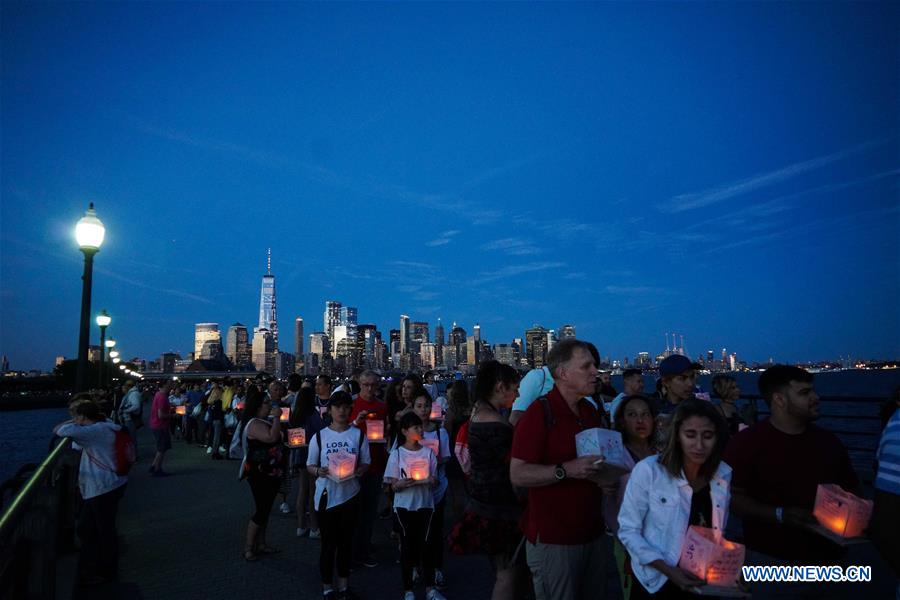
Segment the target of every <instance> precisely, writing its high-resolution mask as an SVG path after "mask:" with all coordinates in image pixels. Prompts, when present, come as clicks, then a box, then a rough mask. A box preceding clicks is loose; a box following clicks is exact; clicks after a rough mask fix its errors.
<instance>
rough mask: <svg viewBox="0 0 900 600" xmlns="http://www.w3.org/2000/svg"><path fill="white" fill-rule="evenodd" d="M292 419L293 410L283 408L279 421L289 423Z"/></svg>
mask: <svg viewBox="0 0 900 600" xmlns="http://www.w3.org/2000/svg"><path fill="white" fill-rule="evenodd" d="M290 419H291V409H290V408H282V409H281V418H280V419H279V420H280V421H281V422H282V423H287V422H288V421H289V420H290Z"/></svg>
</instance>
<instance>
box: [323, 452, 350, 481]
mask: <svg viewBox="0 0 900 600" xmlns="http://www.w3.org/2000/svg"><path fill="white" fill-rule="evenodd" d="M355 468H356V455H355V454H350V453H349V452H343V451H341V452H332V453H331V454H329V455H328V476H329V477H330V478H331V479H333V480H334V481H338V482H340V481H346V480H348V479H350V478H352V477H353V471H354V469H355Z"/></svg>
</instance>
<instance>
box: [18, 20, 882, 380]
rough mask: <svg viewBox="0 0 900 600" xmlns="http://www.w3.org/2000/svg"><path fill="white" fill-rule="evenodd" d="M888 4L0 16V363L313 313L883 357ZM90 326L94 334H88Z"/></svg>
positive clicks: (135, 347) (129, 350) (31, 361)
mask: <svg viewBox="0 0 900 600" xmlns="http://www.w3.org/2000/svg"><path fill="white" fill-rule="evenodd" d="M898 27H900V4H898V3H852V4H851V3H829V4H822V3H812V2H804V3H740V4H737V3H711V4H702V3H689V4H662V3H600V4H586V3H580V4H557V3H541V4H524V3H506V4H475V3H466V4H449V3H441V4H419V3H396V4H376V3H367V4H344V3H340V4H291V3H273V4H265V3H252V4H233V3H173V4H162V3H115V4H113V3H90V4H87V3H57V4H44V3H18V2H4V3H3V4H2V48H0V50H2V89H0V99H2V105H0V112H2V123H0V125H2V163H0V167H2V173H0V180H2V182H0V191H2V212H0V233H2V241H0V302H2V310H0V353H2V354H5V355H7V356H8V357H9V360H10V363H11V365H10V366H11V368H13V369H30V368H39V369H46V370H49V369H50V368H52V366H53V360H54V357H55V356H57V355H65V356H67V357H74V356H75V354H76V345H77V338H78V318H79V311H80V301H81V279H80V276H81V268H82V255H81V253H80V252H79V250H78V248H77V244H76V243H75V240H74V233H73V231H74V224H75V222H76V221H77V220H78V219H79V218H80V217H81V216H82V214H83V213H84V211H85V209H86V208H87V204H88V202H91V201H92V202H94V203H95V204H96V208H97V213H98V216H99V217H100V218H101V219H102V220H103V222H104V223H105V225H106V227H107V237H106V242H105V243H104V245H103V247H102V249H101V251H100V252H99V254H97V257H96V261H95V270H94V288H93V289H94V302H93V312H94V313H96V312H97V311H99V310H100V309H101V308H106V309H107V310H108V311H109V313H110V314H111V315H112V317H113V323H112V326H111V327H110V329H109V335H110V336H111V337H114V338H116V339H117V340H118V341H119V346H120V347H121V350H122V352H123V355H124V356H126V357H131V356H141V357H144V358H147V359H153V358H158V356H159V354H160V353H162V352H164V351H170V350H174V351H177V352H180V353H182V354H186V353H188V352H190V351H192V349H193V330H194V329H193V326H194V323H197V322H206V321H213V322H218V323H219V324H220V328H221V330H222V331H223V334H224V332H225V330H226V329H227V327H228V326H229V325H230V324H232V323H234V322H236V321H240V322H241V323H244V324H245V325H248V326H249V327H252V326H253V325H255V324H256V322H257V318H258V308H259V285H260V278H261V276H262V275H263V273H264V272H265V258H266V249H267V248H269V247H271V248H272V256H273V261H272V268H273V272H274V274H275V276H276V278H277V279H276V284H277V298H278V314H279V325H280V330H281V335H280V341H281V344H280V345H281V346H282V348H283V349H285V350H288V351H292V349H293V322H294V319H295V317H297V316H302V317H303V318H304V320H305V322H306V333H307V335H308V334H309V333H311V332H313V331H317V330H321V328H322V313H323V310H324V303H325V300H330V299H334V300H339V301H341V302H343V303H344V304H345V305H350V306H357V307H358V308H359V321H360V323H371V322H374V323H375V324H377V325H378V327H379V328H380V329H382V330H383V331H384V332H385V334H386V332H387V330H388V329H391V328H397V327H398V324H399V315H400V314H401V313H405V314H408V315H409V316H410V317H411V319H412V320H424V321H429V322H430V323H431V325H432V331H433V328H434V324H435V323H436V321H437V318H438V317H442V319H443V321H444V323H445V326H446V327H447V329H448V330H449V326H450V325H451V324H452V322H454V321H457V322H459V323H460V324H461V325H462V326H463V327H465V328H466V329H467V330H468V331H469V332H471V329H472V326H473V325H474V324H475V323H476V322H477V323H480V324H481V327H482V335H483V337H484V338H486V339H488V340H489V341H490V342H492V343H503V342H505V343H508V342H509V341H511V340H512V338H513V337H521V336H522V335H523V333H524V330H525V329H526V328H527V327H529V326H530V325H532V324H533V323H540V324H542V325H544V326H545V327H548V328H555V329H558V328H559V327H560V326H561V325H563V324H565V323H571V324H573V325H575V326H576V328H577V331H578V336H579V337H580V338H583V339H587V340H590V341H593V342H594V343H596V344H597V345H598V347H599V348H600V352H601V354H603V355H608V356H610V357H611V358H613V359H619V360H621V359H622V358H623V357H625V356H629V357H633V356H634V355H635V354H636V353H638V352H640V351H647V352H650V353H651V354H656V353H657V352H659V351H661V350H662V349H663V348H664V344H665V340H664V334H665V333H666V332H677V333H679V334H683V335H684V336H685V344H686V347H687V351H688V353H689V354H691V355H692V356H696V355H698V354H700V353H705V352H706V350H709V349H713V350H715V351H716V355H717V356H718V354H719V353H720V352H721V348H722V347H727V348H728V351H729V352H737V354H738V356H739V358H741V359H745V360H749V361H754V360H759V361H764V360H767V359H768V358H769V357H772V358H774V359H775V360H782V361H805V360H819V359H830V358H837V357H838V356H839V355H844V356H846V355H852V356H854V357H880V358H897V357H898V356H900V309H898V307H900V302H898V297H900V250H898V243H897V240H898V237H900V201H898V181H900V178H898V174H900V131H898V128H900V125H898V123H900V121H898V114H900V113H898V110H900V109H898V107H900V93H898V92H900V83H898V82H900V65H898V56H900V42H898V40H900V36H897V31H898ZM98 338H99V332H98V330H97V328H96V326H94V328H93V333H92V341H93V343H97V340H98Z"/></svg>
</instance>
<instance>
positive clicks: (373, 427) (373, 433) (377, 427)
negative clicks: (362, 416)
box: [366, 419, 384, 443]
mask: <svg viewBox="0 0 900 600" xmlns="http://www.w3.org/2000/svg"><path fill="white" fill-rule="evenodd" d="M366 439H368V440H369V442H370V443H372V442H384V421H379V420H377V419H368V420H366Z"/></svg>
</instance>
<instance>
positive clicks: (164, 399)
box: [150, 381, 172, 477]
mask: <svg viewBox="0 0 900 600" xmlns="http://www.w3.org/2000/svg"><path fill="white" fill-rule="evenodd" d="M171 388H172V382H171V381H164V382H163V383H162V385H160V386H159V391H158V392H156V395H155V396H153V404H151V405H150V429H151V430H152V431H153V437H154V438H156V456H154V457H153V464H152V465H150V473H151V474H152V475H153V476H154V477H165V476H166V475H168V473H166V472H165V471H163V469H162V463H163V456H164V455H165V453H166V451H167V450H168V449H169V448H171V447H172V436H171V435H170V434H169V420H170V419H171V417H172V415H171V414H170V409H169V390H170V389H171Z"/></svg>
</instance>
